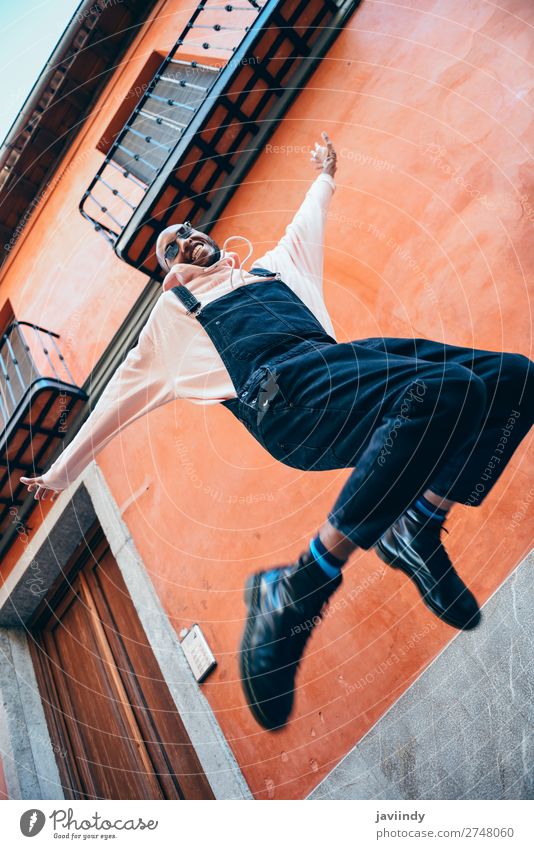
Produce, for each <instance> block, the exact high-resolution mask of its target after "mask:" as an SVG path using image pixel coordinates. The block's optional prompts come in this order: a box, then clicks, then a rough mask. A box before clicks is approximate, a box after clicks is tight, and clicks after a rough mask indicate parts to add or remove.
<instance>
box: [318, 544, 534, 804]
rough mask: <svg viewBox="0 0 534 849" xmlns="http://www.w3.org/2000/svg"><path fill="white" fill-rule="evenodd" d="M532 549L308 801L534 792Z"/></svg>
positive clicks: (496, 796)
mask: <svg viewBox="0 0 534 849" xmlns="http://www.w3.org/2000/svg"><path fill="white" fill-rule="evenodd" d="M533 565H534V552H531V553H530V555H529V556H528V557H527V558H526V559H525V560H523V561H522V563H521V564H520V565H519V566H518V567H517V568H516V569H515V571H514V572H513V573H512V574H511V575H510V576H509V578H508V579H507V580H506V581H505V582H504V584H503V585H502V586H501V587H499V589H498V590H497V591H496V592H495V593H494V595H493V596H492V597H491V598H490V600H489V601H488V602H487V604H486V605H485V606H484V611H483V612H484V619H483V622H482V623H481V625H480V627H479V628H477V629H476V630H475V631H473V632H471V633H460V634H458V636H457V637H455V638H454V639H453V641H452V642H451V643H449V645H448V646H447V647H446V648H445V649H444V650H443V652H442V653H441V654H440V655H439V656H438V657H437V658H436V660H435V661H434V662H433V663H432V664H431V665H430V667H429V668H428V669H426V670H425V671H424V672H423V673H422V675H421V676H420V677H419V678H418V679H417V681H415V683H414V684H413V685H412V686H411V687H410V689H409V690H407V692H406V693H404V694H403V695H402V696H401V698H400V699H399V700H398V701H397V702H396V703H395V704H394V705H393V706H392V707H391V708H390V710H389V711H388V712H387V713H386V714H384V716H383V717H382V718H381V719H380V720H379V721H378V722H377V723H376V725H375V726H374V727H373V728H372V729H371V730H370V731H369V732H368V734H366V736H365V737H364V738H363V739H362V740H361V741H360V742H359V743H358V744H357V745H356V746H355V747H354V749H352V751H351V752H349V754H348V755H347V756H346V757H345V758H344V759H343V760H342V761H341V762H340V763H339V764H338V766H336V767H335V768H334V769H333V770H332V772H331V773H330V774H329V775H328V776H327V777H326V778H325V779H324V780H323V781H322V782H321V784H319V785H318V786H317V787H316V789H315V790H314V791H313V793H311V794H310V796H309V797H308V798H310V799H532V798H534V698H533V696H534V693H533V690H534V687H533V676H532V633H533V631H534V588H533V581H532V567H533Z"/></svg>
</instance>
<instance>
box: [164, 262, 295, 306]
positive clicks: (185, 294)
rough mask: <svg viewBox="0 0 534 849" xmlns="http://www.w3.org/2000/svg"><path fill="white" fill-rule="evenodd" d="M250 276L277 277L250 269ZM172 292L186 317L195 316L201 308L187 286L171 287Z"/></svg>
mask: <svg viewBox="0 0 534 849" xmlns="http://www.w3.org/2000/svg"><path fill="white" fill-rule="evenodd" d="M250 274H254V275H255V276H256V277H279V275H278V274H277V273H275V272H274V271H269V270H268V269H267V268H251V269H250ZM172 291H173V292H174V294H175V295H176V297H177V298H178V300H180V301H181V302H182V304H183V305H184V307H185V308H186V310H187V314H188V315H191V314H193V315H196V313H198V312H199V311H200V309H201V308H202V304H201V302H200V301H199V300H198V298H196V297H195V295H193V293H192V292H191V291H190V290H189V289H188V288H187V286H183V285H182V284H181V283H180V284H179V285H178V286H173V287H172Z"/></svg>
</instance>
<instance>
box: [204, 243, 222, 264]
mask: <svg viewBox="0 0 534 849" xmlns="http://www.w3.org/2000/svg"><path fill="white" fill-rule="evenodd" d="M209 244H210V246H211V247H212V248H213V253H212V254H211V255H210V256H209V257H208V259H207V260H206V268H209V267H210V265H214V264H215V263H216V262H218V261H219V260H220V258H221V249H220V248H219V245H218V244H217V243H216V242H214V241H213V239H210V240H209Z"/></svg>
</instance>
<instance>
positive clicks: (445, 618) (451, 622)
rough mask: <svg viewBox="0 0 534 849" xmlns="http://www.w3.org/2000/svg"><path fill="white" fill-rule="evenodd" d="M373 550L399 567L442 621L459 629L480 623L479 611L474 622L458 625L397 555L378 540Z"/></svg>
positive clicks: (470, 629)
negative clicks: (438, 605) (436, 602)
mask: <svg viewBox="0 0 534 849" xmlns="http://www.w3.org/2000/svg"><path fill="white" fill-rule="evenodd" d="M375 551H376V553H377V555H378V557H379V558H380V560H382V561H383V562H384V563H386V565H387V566H391V568H392V569H399V570H400V571H401V572H404V574H405V575H406V576H407V577H408V578H410V580H411V581H412V583H414V584H415V586H416V587H417V590H418V592H419V595H420V596H421V599H422V600H423V603H424V604H425V605H426V606H427V607H428V609H429V610H431V611H432V613H434V614H435V615H436V616H437V617H438V618H439V619H441V620H443V622H446V623H447V625H451V626H452V627H453V628H457V629H458V630H459V631H472V630H473V628H476V627H477V625H478V624H479V623H480V613H479V617H478V619H477V621H476V622H474V623H473V624H471V622H472V620H469V622H468V623H467V624H465V623H464V624H463V625H460V623H459V622H458V620H457V619H456V620H455V619H453V617H452V616H449V615H447V614H446V613H443V611H442V610H440V609H439V607H437V606H436V605H435V604H434V603H433V602H432V599H430V598H428V596H427V595H426V593H425V590H424V588H423V587H421V586H420V584H419V582H418V580H417V578H416V577H415V576H414V575H412V573H411V572H410V571H409V570H408V569H407V568H406V567H405V566H404V564H403V562H402V560H400V561H399V560H398V558H397V557H393V558H392V557H390V555H389V554H388V553H387V551H385V550H384V549H383V548H382V546H381V545H380V541H378V542H377V543H376V545H375ZM396 561H397V562H396Z"/></svg>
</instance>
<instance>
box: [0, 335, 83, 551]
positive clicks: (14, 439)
mask: <svg viewBox="0 0 534 849" xmlns="http://www.w3.org/2000/svg"><path fill="white" fill-rule="evenodd" d="M59 338H60V337H59V336H58V334H57V333H54V332H52V331H51V330H46V329H45V328H44V327H39V325H37V324H34V323H33V322H29V321H13V322H11V324H10V325H9V327H8V328H7V329H6V331H5V332H4V333H3V334H2V335H1V337H0V424H1V426H2V430H1V433H0V539H1V540H2V541H1V543H0V548H1V549H2V551H3V550H4V548H5V546H6V545H7V541H8V540H9V539H12V538H13V536H14V535H16V532H17V531H16V528H17V526H18V525H17V523H19V522H20V519H21V516H22V515H23V514H24V515H27V514H28V513H29V510H30V508H31V507H33V506H35V503H36V502H34V504H33V505H30V507H28V503H27V502H28V500H32V498H33V496H31V497H30V495H29V493H28V490H27V489H26V488H25V486H24V485H23V484H22V483H21V482H20V476H21V475H27V476H32V475H35V474H40V473H41V472H42V471H44V469H45V467H46V465H47V464H48V462H49V461H50V459H51V458H52V457H53V455H54V454H55V453H56V452H57V450H58V449H59V448H60V447H61V445H62V442H63V439H64V437H65V434H66V433H67V432H68V431H70V423H71V421H73V419H74V412H75V411H77V410H78V409H79V408H80V407H81V405H82V404H83V403H84V402H85V401H86V400H87V394H86V393H85V392H84V391H83V389H81V388H80V387H78V386H77V385H76V384H75V382H74V378H73V376H72V374H71V372H70V369H69V367H68V365H67V363H66V361H65V357H64V355H63V353H62V351H61V349H60V347H59V345H58V341H57V340H58V339H59ZM25 502H26V504H25ZM24 505H25V506H24ZM23 507H24V509H22V508H23Z"/></svg>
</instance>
